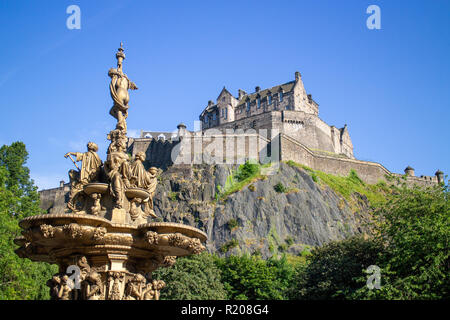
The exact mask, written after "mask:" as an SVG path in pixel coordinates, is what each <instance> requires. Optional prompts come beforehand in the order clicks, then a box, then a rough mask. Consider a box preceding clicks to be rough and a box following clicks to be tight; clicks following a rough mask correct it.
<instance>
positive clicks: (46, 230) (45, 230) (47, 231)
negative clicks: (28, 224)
mask: <svg viewBox="0 0 450 320" xmlns="http://www.w3.org/2000/svg"><path fill="white" fill-rule="evenodd" d="M39 229H40V230H41V232H42V235H43V236H44V238H52V237H53V234H54V229H53V227H52V226H50V225H48V224H41V225H40V226H39Z"/></svg>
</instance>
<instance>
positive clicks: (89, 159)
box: [64, 142, 102, 212]
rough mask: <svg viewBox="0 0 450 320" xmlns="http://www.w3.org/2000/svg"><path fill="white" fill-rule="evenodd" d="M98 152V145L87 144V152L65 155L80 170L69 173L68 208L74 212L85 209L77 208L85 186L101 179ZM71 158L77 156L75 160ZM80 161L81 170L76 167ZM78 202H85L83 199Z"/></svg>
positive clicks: (100, 163)
mask: <svg viewBox="0 0 450 320" xmlns="http://www.w3.org/2000/svg"><path fill="white" fill-rule="evenodd" d="M97 151H98V146H97V144H96V143H94V142H89V143H88V144H87V152H84V153H83V152H68V153H66V154H65V155H64V157H65V158H68V157H70V159H71V160H72V161H73V162H74V164H75V166H76V167H77V169H78V171H76V170H70V171H69V179H70V186H71V188H70V194H69V202H68V204H67V207H68V208H69V209H70V210H72V211H74V212H78V211H81V210H83V208H80V207H79V206H77V202H79V201H77V199H78V198H80V197H81V198H82V197H83V194H82V193H81V192H80V191H82V190H83V186H84V185H86V184H88V183H90V182H94V181H97V180H98V178H99V175H100V171H101V166H102V160H100V157H99V156H98V154H97ZM71 156H75V157H76V158H75V160H74V159H73V158H72V157H71ZM78 161H81V169H80V168H78V166H77V165H76V162H78ZM78 200H80V201H81V202H83V201H82V199H78Z"/></svg>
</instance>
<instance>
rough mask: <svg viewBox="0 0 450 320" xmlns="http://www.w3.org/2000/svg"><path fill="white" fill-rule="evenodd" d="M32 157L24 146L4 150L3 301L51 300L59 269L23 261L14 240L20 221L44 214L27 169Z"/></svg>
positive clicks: (0, 191) (0, 183) (0, 159)
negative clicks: (49, 284) (52, 282)
mask: <svg viewBox="0 0 450 320" xmlns="http://www.w3.org/2000/svg"><path fill="white" fill-rule="evenodd" d="M27 158H28V153H27V151H26V149H25V145H24V144H23V143H22V142H14V143H13V144H11V145H10V146H6V145H4V146H2V147H1V148H0V299H2V300H5V299H48V298H49V293H48V288H47V287H46V285H45V283H46V281H47V280H48V279H49V278H51V276H52V275H53V274H54V273H56V272H57V268H56V266H51V265H49V264H47V263H35V262H31V261H30V260H29V259H22V258H19V257H18V256H17V255H16V254H15V253H14V250H15V249H16V248H17V246H16V245H15V244H14V242H13V240H14V238H16V237H17V236H19V235H20V228H19V226H18V223H19V221H20V220H21V219H22V218H24V217H28V216H31V215H33V214H39V213H42V210H41V209H40V208H39V194H38V193H37V191H36V190H37V188H36V186H34V183H33V180H31V179H30V176H29V169H28V168H27V167H25V163H26V160H27Z"/></svg>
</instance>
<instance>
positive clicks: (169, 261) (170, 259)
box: [163, 256, 177, 267]
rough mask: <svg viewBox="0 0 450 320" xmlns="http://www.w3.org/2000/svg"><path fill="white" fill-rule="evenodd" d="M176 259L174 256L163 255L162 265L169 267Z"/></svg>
mask: <svg viewBox="0 0 450 320" xmlns="http://www.w3.org/2000/svg"><path fill="white" fill-rule="evenodd" d="M176 260H177V257H176V256H165V257H164V261H163V267H171V266H173V265H174V264H175V262H176Z"/></svg>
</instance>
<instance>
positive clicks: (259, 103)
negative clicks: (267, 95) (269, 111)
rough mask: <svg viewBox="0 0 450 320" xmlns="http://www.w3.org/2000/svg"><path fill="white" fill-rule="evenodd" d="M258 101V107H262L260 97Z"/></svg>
mask: <svg viewBox="0 0 450 320" xmlns="http://www.w3.org/2000/svg"><path fill="white" fill-rule="evenodd" d="M256 101H257V103H258V105H257V107H258V109H259V108H261V99H260V98H258V100H256Z"/></svg>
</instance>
